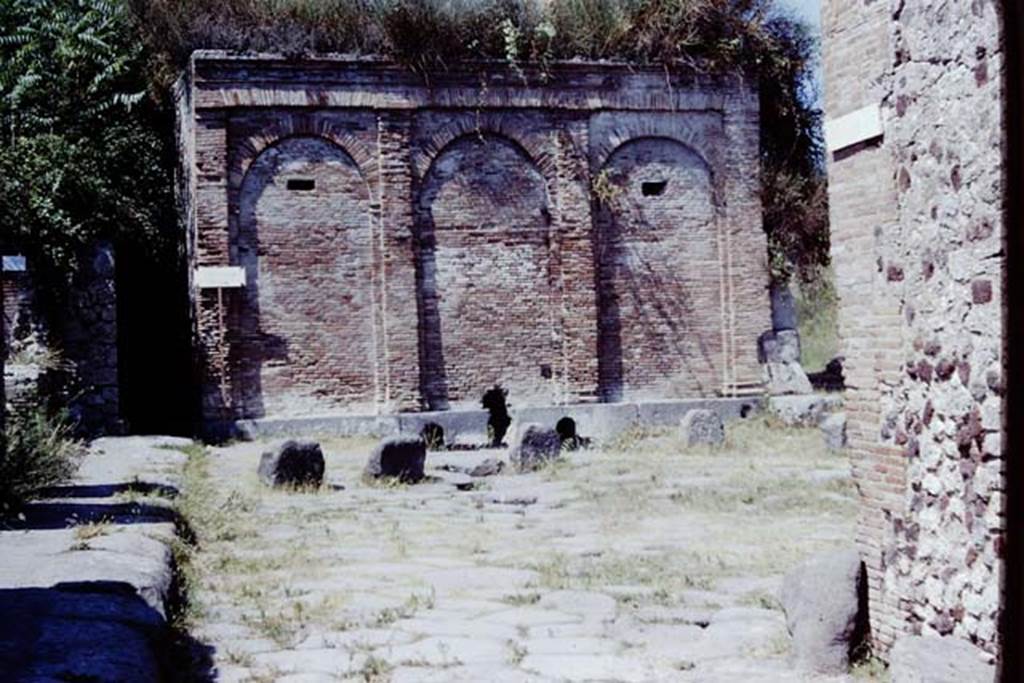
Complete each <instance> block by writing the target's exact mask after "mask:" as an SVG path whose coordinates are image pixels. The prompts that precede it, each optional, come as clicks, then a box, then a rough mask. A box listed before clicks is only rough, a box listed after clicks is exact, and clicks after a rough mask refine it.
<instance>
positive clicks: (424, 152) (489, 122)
mask: <svg viewBox="0 0 1024 683" xmlns="http://www.w3.org/2000/svg"><path fill="white" fill-rule="evenodd" d="M469 135H474V136H486V135H493V136H495V137H499V138H503V139H505V140H506V141H507V142H510V143H512V144H513V145H514V146H516V147H518V148H519V150H520V151H522V152H523V153H524V154H525V155H526V157H527V158H528V159H529V160H530V161H531V162H532V163H533V164H534V165H535V166H536V167H537V169H538V170H540V172H541V175H543V176H544V179H545V180H546V181H547V184H548V187H549V188H551V187H553V186H554V179H555V177H556V175H557V170H556V167H555V155H554V151H553V149H551V144H552V139H551V138H550V137H546V136H542V135H523V134H522V132H521V131H520V130H518V129H517V127H516V126H515V125H514V124H513V123H512V122H510V121H508V120H507V119H506V118H504V117H502V116H499V115H493V114H491V115H482V116H480V117H478V118H473V119H469V118H457V119H455V120H453V121H452V122H451V123H449V124H448V125H446V126H444V127H443V128H441V129H440V130H438V131H437V132H436V133H434V135H432V136H431V137H430V138H429V139H428V140H427V141H426V142H425V143H423V144H422V145H420V146H419V148H418V149H416V150H415V152H414V153H413V154H414V156H413V169H414V171H415V173H416V177H417V178H418V179H420V180H423V179H424V178H426V177H427V174H428V173H429V172H430V168H431V167H432V166H433V165H434V162H435V161H436V160H437V159H438V158H439V157H440V156H441V154H443V153H444V151H445V150H446V149H447V148H448V147H450V146H451V145H452V144H454V143H455V142H456V141H458V140H459V139H460V138H464V137H466V136H469Z"/></svg>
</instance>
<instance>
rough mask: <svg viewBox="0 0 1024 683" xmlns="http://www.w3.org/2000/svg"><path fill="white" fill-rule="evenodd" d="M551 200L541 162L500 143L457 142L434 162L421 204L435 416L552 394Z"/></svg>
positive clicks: (556, 346)
mask: <svg viewBox="0 0 1024 683" xmlns="http://www.w3.org/2000/svg"><path fill="white" fill-rule="evenodd" d="M548 196H549V195H548V188H547V185H546V183H545V180H544V177H543V175H542V174H541V172H540V170H539V169H538V167H537V165H536V164H535V163H534V162H533V161H532V160H531V158H530V157H529V156H528V155H527V154H526V153H525V152H524V151H523V149H522V148H521V147H519V146H518V145H516V144H515V143H513V142H512V141H510V140H509V139H507V138H504V137H502V136H499V135H494V134H489V133H474V134H469V135H465V136H463V137H460V138H457V139H455V140H454V141H452V142H451V143H450V144H448V145H447V146H446V147H445V148H444V149H442V150H441V151H440V153H439V154H438V155H437V156H436V157H435V158H434V160H433V162H432V163H431V165H430V167H429V169H428V171H427V173H426V174H425V177H424V178H423V180H422V182H421V184H420V188H419V193H418V197H417V201H416V206H415V211H416V233H417V234H416V237H417V239H416V244H417V272H418V279H419V282H418V290H419V306H420V352H421V359H420V367H421V391H422V394H423V396H424V398H425V401H426V403H427V405H428V406H429V407H431V408H433V409H445V408H448V407H454V406H456V405H463V406H469V405H472V406H473V407H477V406H478V404H479V401H480V397H481V396H482V395H483V393H484V391H485V390H487V389H488V388H490V387H491V386H493V385H494V384H495V383H500V384H502V385H503V386H505V387H506V388H507V389H508V390H509V392H510V395H511V396H512V397H514V399H515V400H528V401H547V400H551V399H552V398H553V397H554V396H555V395H556V393H557V392H556V388H555V383H556V382H557V381H558V378H557V377H556V376H555V375H556V373H557V371H558V363H557V359H558V358H559V350H560V343H561V342H560V338H559V333H558V329H559V321H558V320H557V318H556V316H555V312H554V311H555V308H556V307H555V305H554V301H553V292H554V290H555V288H554V286H553V283H552V278H553V275H552V271H551V243H550V223H551V214H550V211H549V199H548Z"/></svg>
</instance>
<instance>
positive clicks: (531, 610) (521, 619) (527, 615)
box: [481, 607, 581, 628]
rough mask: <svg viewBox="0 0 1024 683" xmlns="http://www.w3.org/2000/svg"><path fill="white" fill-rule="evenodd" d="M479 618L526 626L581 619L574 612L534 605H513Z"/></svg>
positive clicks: (564, 622)
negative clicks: (510, 607)
mask: <svg viewBox="0 0 1024 683" xmlns="http://www.w3.org/2000/svg"><path fill="white" fill-rule="evenodd" d="M481 619H482V620H484V621H489V622H492V623H498V624H509V625H510V626H524V627H526V628H531V627H537V626H551V625H554V624H573V623H577V622H579V621H581V617H580V616H579V615H576V614H567V613H565V612H558V611H555V610H550V609H540V608H536V607H515V608H512V609H508V610H505V611H504V612H497V613H495V614H488V615H487V616H485V617H481Z"/></svg>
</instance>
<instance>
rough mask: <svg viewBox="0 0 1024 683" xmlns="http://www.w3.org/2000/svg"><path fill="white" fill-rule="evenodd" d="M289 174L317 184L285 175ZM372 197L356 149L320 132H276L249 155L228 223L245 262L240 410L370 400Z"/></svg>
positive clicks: (257, 412)
mask: <svg viewBox="0 0 1024 683" xmlns="http://www.w3.org/2000/svg"><path fill="white" fill-rule="evenodd" d="M293 174H294V175H298V176H307V177H312V178H313V179H314V180H315V189H314V188H305V189H303V190H301V191H300V189H299V188H294V189H293V188H291V187H289V185H288V183H283V182H277V181H278V180H279V179H281V178H283V177H288V176H290V175H293ZM371 205H372V200H371V197H370V191H369V187H368V185H367V183H366V182H365V178H363V177H362V171H361V170H360V168H359V166H358V163H357V162H356V160H355V159H354V158H353V157H352V156H351V155H350V154H349V153H348V152H347V151H346V150H345V149H344V148H342V147H341V146H340V145H337V144H335V143H334V142H333V141H332V140H330V139H328V138H325V137H324V136H320V135H291V136H286V137H283V138H279V139H277V140H276V141H275V142H274V143H273V144H272V145H269V146H267V147H265V148H264V149H263V150H262V151H261V152H260V154H259V155H258V156H257V157H256V158H255V159H254V160H253V162H252V164H251V165H250V166H249V168H248V171H247V173H246V174H245V176H244V179H243V182H242V185H241V186H240V187H239V188H238V191H237V201H236V204H235V206H236V207H237V211H236V213H235V214H234V215H235V219H234V220H233V222H232V226H233V227H232V234H231V248H232V252H233V256H232V259H233V263H234V264H235V265H238V266H240V267H242V268H243V269H244V270H245V272H246V286H245V288H244V289H243V290H242V291H240V292H239V294H238V295H237V296H236V298H235V300H234V301H235V304H234V306H235V307H234V309H233V311H232V313H231V315H232V316H233V320H232V323H231V325H230V326H229V330H230V333H229V334H230V336H229V343H230V347H231V351H230V357H229V363H230V364H231V372H232V375H233V376H234V377H235V378H237V379H238V380H239V381H238V382H237V384H236V386H235V387H234V391H233V397H232V398H233V402H234V405H236V406H237V407H238V409H239V411H240V413H241V415H242V416H244V417H264V416H266V415H297V414H303V412H306V413H308V412H323V413H326V412H332V411H335V410H349V409H355V410H359V409H365V406H368V405H370V404H372V402H373V400H374V397H375V394H376V386H377V375H376V369H375V367H374V361H373V358H374V354H375V348H374V343H373V341H372V340H373V316H374V312H373V295H372V291H371V290H370V288H369V287H367V286H366V283H367V282H369V281H370V280H371V276H372V268H373V229H372V226H373V219H372V210H371ZM314 312H315V313H314Z"/></svg>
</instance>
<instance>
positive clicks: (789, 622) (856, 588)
mask: <svg viewBox="0 0 1024 683" xmlns="http://www.w3.org/2000/svg"><path fill="white" fill-rule="evenodd" d="M866 590H867V587H866V585H865V578H864V567H863V565H862V564H861V559H860V555H859V554H858V553H857V551H856V550H854V549H849V550H843V551H839V552H829V553H822V554H820V555H815V556H813V557H811V558H809V559H807V560H806V561H805V562H804V563H803V564H801V565H800V566H798V567H797V568H796V569H794V570H793V571H791V572H790V573H789V574H787V575H786V577H785V579H783V582H782V595H781V598H782V608H783V610H785V612H786V628H788V629H789V633H790V635H792V636H793V653H794V655H795V656H796V660H797V664H798V665H800V666H801V667H802V668H805V669H808V670H810V671H814V672H816V673H820V674H836V675H838V674H843V673H846V672H847V670H848V668H849V664H850V652H851V651H852V650H853V649H854V648H855V647H856V646H857V645H859V644H860V641H861V640H862V639H863V638H864V636H865V635H866V633H867V614H866V609H865V605H864V604H863V602H864V601H865V599H866V593H865V591H866Z"/></svg>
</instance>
